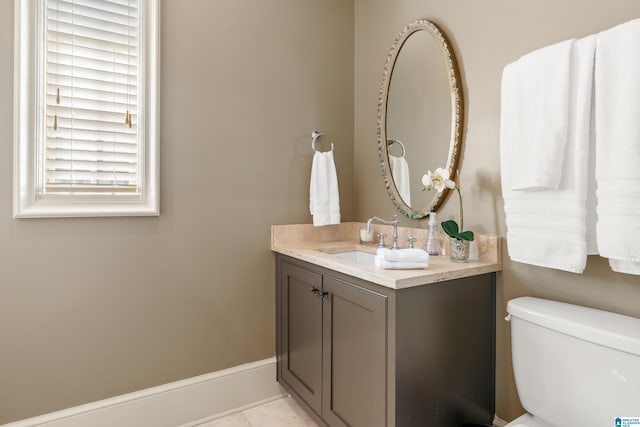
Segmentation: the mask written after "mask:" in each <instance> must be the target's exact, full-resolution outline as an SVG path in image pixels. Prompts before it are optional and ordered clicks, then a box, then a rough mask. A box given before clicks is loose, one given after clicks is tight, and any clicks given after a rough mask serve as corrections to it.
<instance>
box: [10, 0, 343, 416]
mask: <svg viewBox="0 0 640 427" xmlns="http://www.w3.org/2000/svg"><path fill="white" fill-rule="evenodd" d="M12 5H13V1H11V0H3V1H2V2H0V142H1V143H0V424H3V423H5V422H8V421H12V420H17V419H22V418H26V417H29V416H33V415H37V414H41V413H46V412H49V411H53V410H58V409H62V408H65V407H69V406H73V405H77V404H81V403H84V402H90V401H95V400H98V399H102V398H106V397H110V396H114V395H118V394H121V393H125V392H130V391H134V390H139V389H142V388H145V387H149V386H154V385H158V384H163V383H167V382H170V381H173V380H178V379H182V378H187V377H191V376H194V375H198V374H202V373H206V372H211V371H215V370H218V369H222V368H226V367H229V366H235V365H238V364H241V363H245V362H250V361H254V360H259V359H263V358H267V357H270V356H273V354H274V347H275V344H274V342H275V333H274V322H275V321H274V304H273V276H274V271H273V255H272V254H271V252H270V250H269V233H270V228H269V227H270V225H271V224H272V223H276V224H283V223H302V222H310V221H311V217H310V216H309V214H308V185H309V184H308V182H309V181H308V179H309V178H308V177H309V171H310V165H311V157H312V153H311V148H310V145H309V144H310V142H311V137H310V135H311V131H312V130H314V129H318V130H322V131H325V132H326V134H327V136H326V138H327V140H325V143H326V142H329V141H334V142H335V157H336V159H337V169H338V172H339V175H340V178H339V184H340V189H341V196H342V198H341V199H342V215H343V219H344V220H350V219H353V211H354V203H353V197H352V188H353V171H352V168H353V57H354V55H353V2H351V1H345V0H323V1H317V0H269V1H263V0H244V1H223V0H215V1H212V0H179V1H178V0H164V1H163V2H162V73H161V74H162V94H161V95H162V123H161V156H162V159H161V210H162V213H161V215H160V217H158V218H116V219H104V218H103V219H40V220H15V219H12V133H11V128H12V90H13V89H12V87H13V81H12V75H13V71H12V49H13V35H12V31H13V24H12V22H13V8H12Z"/></svg>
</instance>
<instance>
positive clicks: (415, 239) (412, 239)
mask: <svg viewBox="0 0 640 427" xmlns="http://www.w3.org/2000/svg"><path fill="white" fill-rule="evenodd" d="M416 241H418V239H417V238H415V237H413V236H412V237H407V244H408V246H409V249H413V244H414V243H415V242H416Z"/></svg>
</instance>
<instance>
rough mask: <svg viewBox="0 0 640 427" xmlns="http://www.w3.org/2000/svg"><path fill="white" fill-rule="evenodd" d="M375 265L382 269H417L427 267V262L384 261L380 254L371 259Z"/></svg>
mask: <svg viewBox="0 0 640 427" xmlns="http://www.w3.org/2000/svg"><path fill="white" fill-rule="evenodd" d="M373 262H374V264H375V265H376V267H378V268H381V269H383V270H418V269H425V268H429V263H428V262H395V261H386V260H385V259H384V258H383V257H381V256H376V257H375V259H374V260H373Z"/></svg>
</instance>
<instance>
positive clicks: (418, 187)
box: [378, 19, 464, 219]
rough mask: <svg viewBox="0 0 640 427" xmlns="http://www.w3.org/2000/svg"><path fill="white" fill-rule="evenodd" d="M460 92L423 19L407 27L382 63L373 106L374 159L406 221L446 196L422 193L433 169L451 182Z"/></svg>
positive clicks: (444, 49) (449, 54) (446, 49)
mask: <svg viewBox="0 0 640 427" xmlns="http://www.w3.org/2000/svg"><path fill="white" fill-rule="evenodd" d="M463 116H464V112H463V97H462V87H461V85H460V77H459V72H458V66H457V62H456V58H455V55H454V53H453V50H452V49H451V46H450V45H449V42H448V41H447V39H446V38H445V36H444V34H443V33H442V31H441V30H440V29H439V28H438V27H437V26H436V25H435V24H434V23H433V22H430V21H428V20H426V19H420V20H416V21H413V22H411V23H410V24H409V25H407V26H406V27H405V28H404V29H403V30H402V32H401V33H400V34H399V35H398V37H397V38H396V40H395V41H394V43H393V46H392V47H391V52H390V53H389V56H388V57H387V61H386V64H385V68H384V75H383V79H382V88H381V90H380V98H379V100H378V153H379V155H380V164H381V167H382V175H383V177H384V180H385V184H386V186H387V191H388V192H389V196H390V197H391V200H392V201H393V202H394V203H395V205H396V207H397V208H398V210H400V212H402V213H403V214H404V215H406V216H408V217H410V218H415V219H419V218H423V217H425V216H426V215H427V214H428V213H429V212H431V211H434V212H435V211H437V209H438V208H439V206H440V204H441V203H442V201H443V200H444V199H445V197H446V195H447V192H448V190H445V192H443V193H442V194H438V193H437V192H436V191H435V190H432V191H422V188H423V186H422V176H423V175H424V174H425V173H427V170H431V171H434V170H435V169H436V168H438V167H444V168H446V169H447V170H449V174H450V177H451V179H455V174H456V171H457V165H458V157H459V150H460V146H461V144H462V127H463V119H464V117H463Z"/></svg>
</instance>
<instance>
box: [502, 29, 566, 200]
mask: <svg viewBox="0 0 640 427" xmlns="http://www.w3.org/2000/svg"><path fill="white" fill-rule="evenodd" d="M573 44H574V40H567V41H564V42H561V43H558V44H554V45H552V46H547V47H545V48H542V49H538V50H536V51H534V52H531V53H529V54H527V55H524V56H523V57H521V58H520V59H518V60H517V61H516V62H514V63H512V64H509V65H508V66H507V68H506V69H505V72H504V75H503V76H505V77H506V78H508V79H512V80H513V83H514V84H511V85H510V88H509V91H510V94H509V96H507V97H505V98H504V99H503V105H502V108H503V109H506V110H509V111H510V115H511V119H510V120H511V125H510V127H509V130H510V132H505V134H504V135H503V137H504V138H505V139H508V140H509V141H508V143H509V145H511V151H512V154H511V159H512V161H513V162H515V164H517V165H518V167H517V168H514V169H513V170H512V175H511V188H512V189H513V190H542V189H553V190H557V189H558V188H559V185H560V174H559V173H558V171H559V170H560V169H561V167H562V164H563V161H564V154H565V147H566V144H567V135H568V132H569V128H568V125H569V122H568V120H567V118H568V114H569V92H570V73H571V51H572V47H573Z"/></svg>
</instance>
